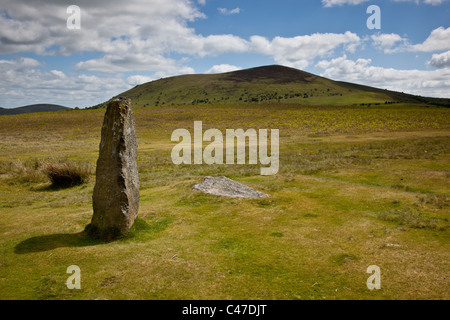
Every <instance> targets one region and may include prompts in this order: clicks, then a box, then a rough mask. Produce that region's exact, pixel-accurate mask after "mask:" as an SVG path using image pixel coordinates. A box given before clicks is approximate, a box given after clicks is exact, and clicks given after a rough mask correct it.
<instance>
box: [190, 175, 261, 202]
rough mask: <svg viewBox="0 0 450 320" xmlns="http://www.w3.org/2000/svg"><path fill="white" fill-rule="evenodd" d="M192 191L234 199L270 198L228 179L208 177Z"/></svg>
mask: <svg viewBox="0 0 450 320" xmlns="http://www.w3.org/2000/svg"><path fill="white" fill-rule="evenodd" d="M192 189H193V190H198V191H203V192H206V193H209V194H214V195H217V196H226V197H233V198H265V197H268V196H269V195H267V194H264V193H262V192H259V191H257V190H255V189H253V188H250V187H248V186H246V185H243V184H242V183H239V182H237V181H234V180H231V179H229V178H227V177H210V176H206V177H205V179H204V181H203V182H202V183H199V184H196V185H195V186H193V187H192Z"/></svg>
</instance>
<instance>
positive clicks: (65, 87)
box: [0, 57, 130, 108]
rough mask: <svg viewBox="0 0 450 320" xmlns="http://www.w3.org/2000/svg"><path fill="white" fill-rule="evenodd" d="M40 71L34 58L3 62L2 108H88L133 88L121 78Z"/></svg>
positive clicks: (0, 78)
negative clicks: (44, 105) (36, 105)
mask: <svg viewBox="0 0 450 320" xmlns="http://www.w3.org/2000/svg"><path fill="white" fill-rule="evenodd" d="M40 67H41V64H40V63H39V62H38V61H37V60H34V59H31V58H22V57H21V58H17V59H14V60H0V74H1V75H2V76H1V77H0V96H2V107H7V108H10V107H19V106H22V105H24V104H33V103H55V104H62V105H65V106H68V107H75V106H79V107H87V106H90V105H94V104H96V103H100V102H103V101H105V100H106V99H108V98H111V97H113V96H114V95H116V94H117V93H119V92H121V91H124V90H127V89H129V87H130V86H129V85H128V84H126V83H125V82H124V81H123V80H122V79H121V77H120V76H110V75H109V76H108V77H107V78H103V77H98V76H94V75H75V76H68V75H66V74H65V73H64V72H62V71H60V70H51V71H41V70H40ZM24 97H26V103H24ZM105 97H107V98H105ZM87 101H88V102H87Z"/></svg>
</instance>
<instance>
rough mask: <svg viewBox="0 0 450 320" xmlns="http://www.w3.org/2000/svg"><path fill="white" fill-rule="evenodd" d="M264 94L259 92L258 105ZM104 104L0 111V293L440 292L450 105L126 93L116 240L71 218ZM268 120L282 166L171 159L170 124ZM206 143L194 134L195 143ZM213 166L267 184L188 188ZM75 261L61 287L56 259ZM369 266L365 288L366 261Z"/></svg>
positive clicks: (86, 214) (79, 217) (370, 295)
mask: <svg viewBox="0 0 450 320" xmlns="http://www.w3.org/2000/svg"><path fill="white" fill-rule="evenodd" d="M261 106H263V107H261ZM103 115H104V110H79V111H73V112H70V113H67V112H54V113H39V114H25V115H15V116H8V117H0V135H1V137H2V139H1V140H0V149H1V150H2V152H1V153H0V244H1V245H0V299H449V298H450V295H449V293H450V276H449V275H450V274H449V270H450V265H449V263H450V241H449V240H450V225H449V219H450V215H449V212H450V210H449V208H450V200H449V199H450V190H449V185H448V180H449V177H450V165H449V164H450V161H449V160H450V109H448V108H438V107H429V108H426V107H419V106H408V105H405V104H402V105H387V106H384V105H383V106H372V107H370V108H368V107H367V106H353V107H345V106H338V107H324V106H318V107H308V106H293V105H290V104H278V103H269V102H265V104H263V105H260V104H232V105H229V106H228V107H227V108H223V105H221V104H213V105H200V106H190V105H186V106H176V107H172V106H158V107H154V108H140V107H137V108H135V116H136V124H137V134H138V168H139V177H140V184H141V200H140V209H139V219H138V220H137V221H136V223H135V225H134V227H133V232H132V234H131V235H130V236H129V237H126V238H124V239H122V240H119V241H115V242H110V243H104V242H98V241H95V240H91V239H88V238H85V237H84V236H83V235H82V234H81V231H82V230H83V229H84V227H85V226H86V225H87V224H88V223H89V222H90V219H91V217H92V191H93V187H94V183H95V176H94V174H93V172H94V170H91V176H90V181H89V182H88V183H86V184H83V185H80V186H76V187H73V188H68V189H55V188H52V187H51V182H50V181H49V180H48V178H46V177H45V175H43V174H42V168H43V164H45V163H48V162H50V163H56V162H59V161H66V160H67V161H71V162H73V163H79V165H80V166H83V167H84V166H86V167H91V168H92V169H93V168H94V167H95V161H96V160H97V157H98V148H99V143H100V130H101V125H102V120H103ZM194 120H202V121H203V126H204V130H206V129H207V128H217V129H219V130H221V131H222V132H224V130H225V129H227V128H244V129H246V128H256V129H257V128H274V129H275V128H277V129H279V130H280V171H279V173H278V174H276V175H274V176H261V175H260V174H259V173H260V171H259V169H260V165H259V164H258V165H211V166H208V165H205V164H203V165H182V166H176V165H174V164H173V163H172V162H171V157H170V153H171V150H172V148H173V146H174V145H175V143H172V142H171V141H170V137H171V134H172V132H173V130H174V129H177V128H186V129H188V130H189V131H190V132H192V130H193V122H194ZM204 146H206V144H204ZM205 175H212V176H221V175H225V176H228V177H230V178H232V179H235V180H237V181H239V182H241V183H244V184H246V185H248V186H250V187H253V188H255V189H257V190H260V191H262V192H264V193H267V194H270V198H267V199H230V198H222V197H218V196H212V195H207V194H203V193H201V192H197V191H193V190H191V187H192V186H193V185H194V184H196V183H199V182H200V181H201V180H202V178H203V177H204V176H205ZM70 265H77V266H79V267H80V269H81V290H69V289H67V287H66V284H65V282H66V280H67V278H68V277H69V274H67V273H66V269H67V267H68V266H70ZM370 265H377V266H379V267H380V269H381V289H380V290H373V291H370V290H368V289H367V286H366V281H367V278H368V277H369V274H367V273H366V270H367V267H368V266H370Z"/></svg>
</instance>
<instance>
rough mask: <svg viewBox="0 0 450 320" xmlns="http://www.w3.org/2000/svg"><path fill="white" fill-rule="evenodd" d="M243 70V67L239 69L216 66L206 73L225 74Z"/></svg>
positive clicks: (222, 65)
mask: <svg viewBox="0 0 450 320" xmlns="http://www.w3.org/2000/svg"><path fill="white" fill-rule="evenodd" d="M241 69H242V68H241V67H237V66H234V65H230V64H216V65H214V66H212V67H211V68H210V69H209V70H208V71H206V73H224V72H231V71H236V70H241Z"/></svg>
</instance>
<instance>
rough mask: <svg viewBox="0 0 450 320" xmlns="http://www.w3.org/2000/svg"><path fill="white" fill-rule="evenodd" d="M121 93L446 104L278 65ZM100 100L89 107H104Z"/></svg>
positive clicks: (138, 99) (157, 97) (150, 101)
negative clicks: (95, 104) (99, 102)
mask: <svg viewBox="0 0 450 320" xmlns="http://www.w3.org/2000/svg"><path fill="white" fill-rule="evenodd" d="M120 95H122V96H126V97H129V98H131V99H132V100H133V104H134V105H135V106H158V105H186V104H194V105H196V104H212V103H214V104H228V103H245V102H277V103H296V104H302V105H331V106H333V105H373V104H392V103H413V104H431V105H440V106H450V99H438V98H426V97H420V96H414V95H410V94H404V93H400V92H395V91H389V90H384V89H377V88H373V87H369V86H363V85H358V84H354V83H347V82H340V81H333V80H330V79H327V78H324V77H320V76H317V75H314V74H311V73H308V72H304V71H301V70H297V69H294V68H288V67H284V66H279V65H272V66H263V67H257V68H251V69H246V70H239V71H233V72H227V73H221V74H195V75H181V76H175V77H170V78H164V79H160V80H156V81H152V82H148V83H145V84H142V85H138V86H136V87H134V88H132V89H130V90H128V91H126V92H123V93H121V94H120ZM104 106H105V104H104V103H102V104H99V105H97V106H94V107H93V108H94V109H95V108H100V107H104Z"/></svg>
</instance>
